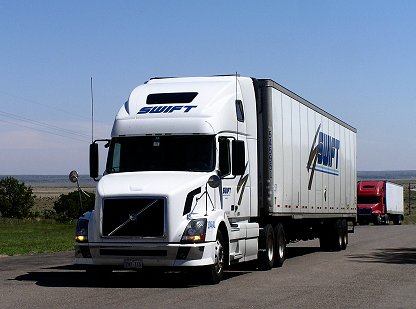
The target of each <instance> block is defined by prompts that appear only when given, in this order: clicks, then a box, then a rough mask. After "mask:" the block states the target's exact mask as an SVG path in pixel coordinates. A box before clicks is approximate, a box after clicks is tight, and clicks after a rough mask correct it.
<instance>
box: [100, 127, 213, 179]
mask: <svg viewBox="0 0 416 309" xmlns="http://www.w3.org/2000/svg"><path fill="white" fill-rule="evenodd" d="M214 168H215V138H214V136H206V135H205V136H203V135H198V136H196V135H192V136H138V137H115V138H113V139H112V140H111V144H110V149H109V152H108V159H107V173H122V172H138V171H194V172H210V171H213V170H214Z"/></svg>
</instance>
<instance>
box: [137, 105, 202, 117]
mask: <svg viewBox="0 0 416 309" xmlns="http://www.w3.org/2000/svg"><path fill="white" fill-rule="evenodd" d="M196 107H197V105H162V106H153V107H150V106H145V107H142V108H141V109H140V110H139V111H138V112H137V114H138V115H142V114H162V113H163V114H167V113H173V112H178V111H182V112H184V113H188V112H189V111H190V110H191V109H193V108H196Z"/></svg>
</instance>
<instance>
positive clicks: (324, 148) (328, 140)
mask: <svg viewBox="0 0 416 309" xmlns="http://www.w3.org/2000/svg"><path fill="white" fill-rule="evenodd" d="M320 129H321V125H319V126H318V129H317V130H316V133H315V138H314V140H313V143H312V147H311V151H310V153H309V160H308V163H307V165H306V168H307V169H308V172H309V173H310V174H309V184H308V190H310V189H311V187H312V180H313V176H314V174H315V171H318V172H322V173H326V174H331V175H336V176H339V168H338V162H339V160H338V157H339V155H338V154H339V147H340V141H339V140H338V139H336V138H334V137H332V136H330V135H328V134H325V133H323V132H320Z"/></svg>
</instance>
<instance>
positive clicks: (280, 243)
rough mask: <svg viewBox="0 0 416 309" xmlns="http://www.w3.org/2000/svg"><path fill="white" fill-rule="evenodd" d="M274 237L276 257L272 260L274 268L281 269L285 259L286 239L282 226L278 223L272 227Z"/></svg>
mask: <svg viewBox="0 0 416 309" xmlns="http://www.w3.org/2000/svg"><path fill="white" fill-rule="evenodd" d="M274 236H275V238H276V250H275V251H276V256H275V259H274V266H275V267H281V266H282V265H283V262H284V261H285V259H286V237H285V230H284V228H283V224H281V223H278V224H277V225H276V226H275V227H274Z"/></svg>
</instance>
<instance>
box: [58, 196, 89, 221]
mask: <svg viewBox="0 0 416 309" xmlns="http://www.w3.org/2000/svg"><path fill="white" fill-rule="evenodd" d="M88 195H89V197H88V196H85V195H82V196H81V197H82V207H81V203H80V200H79V193H78V191H73V192H70V193H68V194H61V195H60V196H59V199H58V200H57V201H56V202H55V203H54V206H53V209H54V210H55V211H56V214H57V216H58V220H59V221H70V220H73V219H78V218H79V217H80V216H81V215H82V214H83V213H85V212H87V211H88V210H92V209H94V201H95V194H93V193H88Z"/></svg>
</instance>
